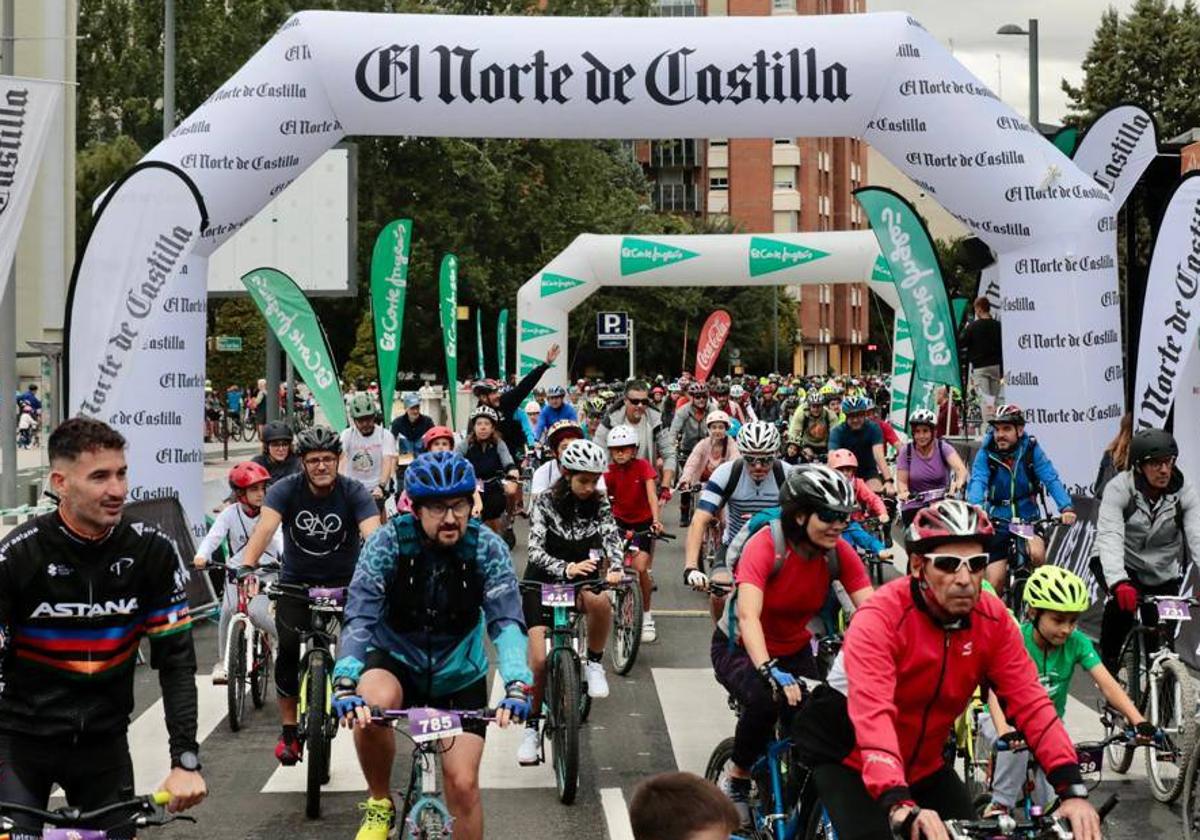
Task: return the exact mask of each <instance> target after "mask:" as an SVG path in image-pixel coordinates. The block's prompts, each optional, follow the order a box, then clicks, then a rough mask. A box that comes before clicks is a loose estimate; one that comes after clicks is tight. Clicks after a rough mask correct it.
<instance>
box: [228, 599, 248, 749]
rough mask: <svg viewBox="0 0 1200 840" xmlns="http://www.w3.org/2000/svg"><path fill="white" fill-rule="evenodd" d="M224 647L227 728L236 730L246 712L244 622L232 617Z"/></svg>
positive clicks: (240, 726)
mask: <svg viewBox="0 0 1200 840" xmlns="http://www.w3.org/2000/svg"><path fill="white" fill-rule="evenodd" d="M226 644H227V647H226V648H225V662H226V669H225V670H226V675H227V677H228V679H229V682H228V683H227V684H226V686H225V697H226V704H227V705H228V707H229V729H230V731H231V732H237V731H238V730H239V729H241V728H242V717H243V715H244V714H245V712H246V623H245V622H244V621H240V620H238V619H234V621H233V624H232V625H230V627H229V639H228V640H227V643H226Z"/></svg>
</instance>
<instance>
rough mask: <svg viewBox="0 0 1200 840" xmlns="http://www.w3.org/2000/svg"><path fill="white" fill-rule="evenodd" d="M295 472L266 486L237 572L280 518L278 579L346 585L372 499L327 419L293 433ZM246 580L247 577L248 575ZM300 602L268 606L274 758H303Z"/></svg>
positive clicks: (372, 523)
mask: <svg viewBox="0 0 1200 840" xmlns="http://www.w3.org/2000/svg"><path fill="white" fill-rule="evenodd" d="M296 452H297V454H298V455H299V456H300V472H298V473H295V474H293V475H290V476H287V477H286V478H282V479H280V480H279V481H277V482H275V483H274V484H273V485H271V488H270V489H269V490H268V491H267V497H266V499H265V500H264V501H263V506H262V513H261V514H259V518H258V525H256V526H255V528H254V533H252V534H251V535H250V540H249V541H248V542H247V543H246V548H245V552H244V554H243V560H242V566H241V568H240V569H239V570H238V576H239V578H243V577H248V576H250V575H252V574H253V571H254V569H255V567H256V566H258V562H259V559H260V558H261V557H262V555H263V552H264V551H265V550H266V549H267V546H268V545H269V544H270V542H271V537H272V535H273V534H274V533H275V531H276V529H277V528H279V526H280V525H282V526H283V564H282V566H281V570H280V575H279V579H280V582H282V583H292V584H301V585H305V586H335V587H336V586H346V585H347V584H349V583H350V578H351V577H352V576H353V574H354V566H355V564H356V563H357V562H358V550H359V546H360V538H361V539H364V540H365V539H366V538H367V537H369V536H370V535H371V533H372V532H374V531H375V529H376V528H378V527H379V511H378V509H377V508H376V507H375V500H374V499H372V498H371V494H370V493H368V492H367V490H366V488H365V487H363V485H362V484H361V483H359V482H358V481H357V480H355V479H353V478H348V477H347V476H344V475H339V474H338V471H337V467H338V456H339V455H341V452H342V443H341V440H340V439H339V437H338V435H337V433H335V432H334V431H333V429H330V428H329V427H328V426H313V427H312V428H311V429H305V430H304V431H302V432H300V434H298V435H297V436H296ZM251 586H253V578H251ZM309 621H310V615H309V610H308V605H307V604H305V603H304V602H303V601H300V600H298V599H295V598H284V599H280V600H279V601H278V602H277V603H276V607H275V624H276V628H277V630H278V632H279V653H278V654H277V656H276V659H275V692H276V694H278V695H279V714H280V718H281V720H282V724H283V731H282V733H281V734H280V736H279V741H278V743H277V744H276V745H275V757H276V758H277V759H278V760H279V763H280V764H283V765H285V766H291V765H293V764H295V763H297V762H298V761H300V760H302V758H303V748H302V745H301V743H300V737H299V731H298V729H297V722H296V721H297V715H296V705H297V702H296V701H297V698H298V697H299V695H300V633H301V632H302V631H303V630H306V629H308V626H309Z"/></svg>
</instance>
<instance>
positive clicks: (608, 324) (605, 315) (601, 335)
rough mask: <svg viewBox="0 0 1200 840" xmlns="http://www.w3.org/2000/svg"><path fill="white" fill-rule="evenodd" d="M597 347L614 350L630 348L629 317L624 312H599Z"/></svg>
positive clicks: (597, 315) (597, 317)
mask: <svg viewBox="0 0 1200 840" xmlns="http://www.w3.org/2000/svg"><path fill="white" fill-rule="evenodd" d="M596 346H597V347H599V348H602V349H614V350H615V349H624V348H625V347H628V346H629V316H628V315H627V314H626V313H624V312H597V313H596Z"/></svg>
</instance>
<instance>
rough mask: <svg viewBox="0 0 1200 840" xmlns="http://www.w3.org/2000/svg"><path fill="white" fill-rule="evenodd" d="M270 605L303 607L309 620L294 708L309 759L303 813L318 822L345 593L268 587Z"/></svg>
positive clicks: (333, 727) (333, 730) (334, 725)
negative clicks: (284, 602) (281, 602)
mask: <svg viewBox="0 0 1200 840" xmlns="http://www.w3.org/2000/svg"><path fill="white" fill-rule="evenodd" d="M267 595H268V597H270V598H272V599H277V598H294V599H297V600H300V601H303V602H304V603H306V604H308V611H309V614H310V616H311V621H310V623H309V624H310V626H309V629H308V630H304V631H301V636H300V645H301V651H302V652H301V654H300V701H299V707H298V710H297V711H298V713H299V724H300V741H301V743H303V744H304V747H305V750H306V751H307V753H308V770H307V781H306V784H305V790H304V813H305V815H306V816H308V817H309V818H310V819H316V818H317V817H319V816H321V785H323V784H326V783H327V782H328V781H329V757H330V749H331V747H332V745H333V737H334V736H335V735H336V734H337V729H338V722H337V718H336V717H334V716H333V710H332V703H333V700H332V697H333V681H332V676H331V675H332V673H333V664H334V648H335V646H336V645H337V638H338V634H339V633H340V632H341V617H342V608H343V607H344V606H345V603H346V588H345V587H343V586H339V587H310V586H303V585H300V584H294V583H273V584H271V586H270V587H268V588H267Z"/></svg>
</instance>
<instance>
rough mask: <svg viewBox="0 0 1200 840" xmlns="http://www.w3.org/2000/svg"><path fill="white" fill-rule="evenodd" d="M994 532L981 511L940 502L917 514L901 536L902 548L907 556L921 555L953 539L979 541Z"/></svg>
mask: <svg viewBox="0 0 1200 840" xmlns="http://www.w3.org/2000/svg"><path fill="white" fill-rule="evenodd" d="M995 533H996V529H995V528H993V527H992V521H991V520H990V519H988V515H987V514H986V513H984V511H983V508H981V507H979V506H978V505H971V504H967V503H966V502H964V501H961V500H959V499H942V500H941V501H939V502H934V503H933V504H931V505H930V506H929V507H926V508H922V509H921V510H920V511H918V512H917V515H916V517H914V518H913V521H912V524H911V525H909V526H908V531H907V532H906V533H905V535H904V547H905V549H906V550H907V551H908V553H909V554H921V553H923V552H926V551H928V550H929V549H931V548H937V547H938V546H939V545H944V544H945V543H950V542H955V541H957V540H979V541H981V542H982V541H984V540H986V539H987V538H988V537H990V536H992V535H993V534H995Z"/></svg>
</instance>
